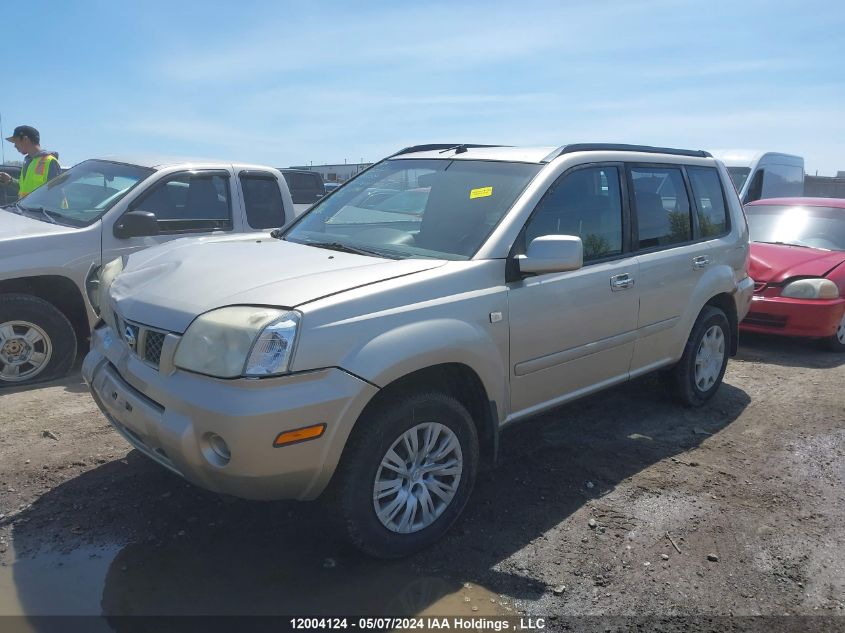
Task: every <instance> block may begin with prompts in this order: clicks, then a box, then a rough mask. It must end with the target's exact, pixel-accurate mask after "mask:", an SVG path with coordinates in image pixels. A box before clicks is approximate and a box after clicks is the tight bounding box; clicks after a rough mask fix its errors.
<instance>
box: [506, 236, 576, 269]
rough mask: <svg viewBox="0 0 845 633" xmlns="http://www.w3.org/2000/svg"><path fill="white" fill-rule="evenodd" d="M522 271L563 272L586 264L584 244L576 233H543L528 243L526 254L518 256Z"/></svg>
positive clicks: (517, 259)
mask: <svg viewBox="0 0 845 633" xmlns="http://www.w3.org/2000/svg"><path fill="white" fill-rule="evenodd" d="M516 261H517V264H519V271H520V272H522V273H536V274H543V273H562V272H565V271H568V270H578V269H579V268H581V267H582V266H583V265H584V244H583V243H582V242H581V238H580V237H576V236H574V235H542V236H540V237H535V238H534V239H533V240H531V243H530V244H529V245H528V250H527V251H526V253H525V255H517V256H516Z"/></svg>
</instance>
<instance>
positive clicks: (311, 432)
mask: <svg viewBox="0 0 845 633" xmlns="http://www.w3.org/2000/svg"><path fill="white" fill-rule="evenodd" d="M325 432H326V425H325V424H313V425H311V426H304V427H302V428H301V429H294V430H292V431H283V432H281V433H279V434H278V435H277V436H276V439H275V440H273V446H274V447H275V448H279V447H280V446H290V445H291V444H298V443H299V442H307V441H308V440H316V439H317V438H318V437H320V436H321V435H322V434H323V433H325Z"/></svg>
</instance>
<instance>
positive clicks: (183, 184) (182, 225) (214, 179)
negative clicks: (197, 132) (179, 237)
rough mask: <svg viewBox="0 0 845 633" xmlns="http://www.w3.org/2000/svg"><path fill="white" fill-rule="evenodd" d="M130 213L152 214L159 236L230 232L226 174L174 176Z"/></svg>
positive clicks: (154, 190) (202, 173) (229, 200)
mask: <svg viewBox="0 0 845 633" xmlns="http://www.w3.org/2000/svg"><path fill="white" fill-rule="evenodd" d="M133 209H137V210H139V211H150V212H152V213H154V214H155V216H156V219H157V220H158V225H159V230H160V231H161V232H162V233H178V232H182V231H209V230H213V229H231V228H232V204H231V196H230V194H229V174H228V173H213V172H185V173H182V174H178V175H176V176H174V177H171V178H169V179H168V180H166V181H164V182H159V183H158V184H156V185H155V186H154V187H153V188H152V190H150V191H149V193H147V194H146V195H144V196H143V197H142V198H141V199H140V200H139V201H138V202H137V203H136V204H135V205H133Z"/></svg>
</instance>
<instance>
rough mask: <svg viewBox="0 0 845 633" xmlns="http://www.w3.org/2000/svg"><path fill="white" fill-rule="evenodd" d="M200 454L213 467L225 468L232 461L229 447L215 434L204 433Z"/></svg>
mask: <svg viewBox="0 0 845 633" xmlns="http://www.w3.org/2000/svg"><path fill="white" fill-rule="evenodd" d="M203 439H204V442H203V447H202V452H203V455H205V458H206V459H207V460H208V461H209V462H210V463H211V464H213V465H215V466H225V465H226V464H228V463H229V460H230V459H232V451H231V450H229V445H228V444H227V443H226V440H224V439H223V438H222V437H220V436H219V435H217V433H206V435H205V437H204V438H203Z"/></svg>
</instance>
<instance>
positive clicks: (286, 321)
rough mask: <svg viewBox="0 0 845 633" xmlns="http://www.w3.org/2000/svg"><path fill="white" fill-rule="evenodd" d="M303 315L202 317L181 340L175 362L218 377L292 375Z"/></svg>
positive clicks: (236, 312)
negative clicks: (290, 366)
mask: <svg viewBox="0 0 845 633" xmlns="http://www.w3.org/2000/svg"><path fill="white" fill-rule="evenodd" d="M298 325H299V313H298V312H293V311H286V310H276V309H273V308H259V307H255V306H231V307H228V308H220V309H218V310H212V311H211V312H206V313H205V314H202V315H200V316H199V317H197V318H196V319H195V320H194V322H193V323H191V325H190V326H188V331H187V332H185V334H184V335H183V336H182V340H181V341H179V346H178V347H177V348H176V356H175V358H174V363H175V365H176V366H177V367H180V368H181V369H187V370H189V371H195V372H198V373H201V374H206V375H209V376H215V377H217V378H237V377H240V376H246V377H257V376H273V375H278V374H283V373H285V372H287V370H288V366H289V364H290V360H291V355H292V352H293V346H294V342H295V339H296V329H297V326H298Z"/></svg>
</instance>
